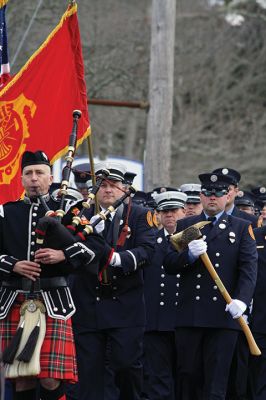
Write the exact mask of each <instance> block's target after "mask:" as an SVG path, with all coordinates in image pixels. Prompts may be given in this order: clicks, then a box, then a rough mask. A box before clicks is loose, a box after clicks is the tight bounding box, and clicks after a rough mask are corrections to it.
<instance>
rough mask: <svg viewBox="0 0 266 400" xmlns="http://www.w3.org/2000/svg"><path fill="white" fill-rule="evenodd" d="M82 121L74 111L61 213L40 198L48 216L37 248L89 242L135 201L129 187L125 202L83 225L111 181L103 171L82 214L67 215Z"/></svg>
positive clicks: (60, 196) (41, 222) (38, 229)
mask: <svg viewBox="0 0 266 400" xmlns="http://www.w3.org/2000/svg"><path fill="white" fill-rule="evenodd" d="M80 117H81V111H79V110H74V111H73V127H72V131H71V134H70V137H69V145H68V151H67V155H66V157H65V160H66V165H65V167H64V168H63V171H62V181H61V187H60V189H59V190H58V193H57V198H58V201H59V202H60V206H59V209H58V210H57V211H53V210H51V209H49V207H48V204H47V202H46V196H44V195H42V194H41V193H40V194H39V196H38V198H39V200H40V202H41V204H42V205H43V207H44V210H45V216H44V217H42V218H40V219H39V220H38V223H37V227H36V244H37V246H38V247H39V248H40V247H46V248H52V249H56V250H57V249H58V250H60V249H62V248H64V247H67V246H70V245H73V244H74V243H76V242H85V241H86V240H88V236H89V235H91V234H93V233H95V227H96V226H97V225H98V224H99V223H100V222H101V221H105V220H106V219H107V217H108V215H109V214H111V213H112V212H113V211H115V210H116V209H117V208H118V207H119V206H120V205H121V204H122V203H123V202H124V201H125V200H126V199H127V198H128V197H132V196H133V195H134V194H135V193H136V190H135V188H134V187H133V186H129V188H128V189H127V190H122V191H123V195H122V196H121V198H119V199H118V200H116V201H115V202H114V204H113V205H111V206H109V207H108V208H107V209H106V210H105V211H100V212H99V213H98V214H96V217H95V218H94V221H93V222H92V223H90V222H89V223H88V224H86V225H85V226H84V225H82V224H81V221H82V217H83V216H84V214H85V213H86V212H87V210H88V209H89V208H90V207H91V205H92V203H93V201H94V200H95V197H96V194H97V192H98V191H99V189H100V187H101V184H102V183H103V182H104V181H105V180H108V176H109V171H108V170H107V169H103V170H102V171H101V174H99V175H98V176H97V180H96V183H95V185H93V186H92V188H91V190H90V193H89V195H88V198H87V200H86V201H83V202H82V203H81V201H79V202H78V205H79V206H80V205H81V207H80V209H79V212H78V213H77V214H76V215H73V216H72V215H71V216H70V213H68V215H66V211H65V210H64V203H65V199H66V197H67V195H68V190H69V180H70V174H71V170H72V164H73V161H74V155H75V151H76V144H77V130H78V120H79V118H80ZM75 204H76V203H75ZM70 218H71V221H70ZM107 258H108V256H107ZM42 267H43V266H42ZM62 267H64V266H62ZM45 268H46V266H44V269H45Z"/></svg>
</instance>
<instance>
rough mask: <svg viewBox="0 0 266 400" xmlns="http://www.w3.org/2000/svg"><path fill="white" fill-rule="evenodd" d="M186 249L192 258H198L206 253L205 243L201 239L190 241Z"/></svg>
mask: <svg viewBox="0 0 266 400" xmlns="http://www.w3.org/2000/svg"><path fill="white" fill-rule="evenodd" d="M188 249H189V252H190V254H191V255H192V257H193V258H195V259H196V258H198V257H199V256H200V255H201V254H203V253H206V251H207V243H206V242H205V241H204V240H203V239H197V240H192V241H191V242H190V243H189V244H188Z"/></svg>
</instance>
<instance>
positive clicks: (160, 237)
mask: <svg viewBox="0 0 266 400" xmlns="http://www.w3.org/2000/svg"><path fill="white" fill-rule="evenodd" d="M167 249H168V240H167V239H166V237H165V230H164V228H163V229H160V230H159V231H157V232H156V243H155V249H154V253H153V257H152V259H151V265H150V266H149V268H145V269H144V296H145V304H146V313H147V323H146V331H171V330H173V329H174V326H175V313H176V307H177V304H178V303H177V300H178V292H179V288H178V286H179V278H178V277H177V276H176V275H168V274H166V272H165V270H164V266H163V260H164V257H165V254H166V252H167Z"/></svg>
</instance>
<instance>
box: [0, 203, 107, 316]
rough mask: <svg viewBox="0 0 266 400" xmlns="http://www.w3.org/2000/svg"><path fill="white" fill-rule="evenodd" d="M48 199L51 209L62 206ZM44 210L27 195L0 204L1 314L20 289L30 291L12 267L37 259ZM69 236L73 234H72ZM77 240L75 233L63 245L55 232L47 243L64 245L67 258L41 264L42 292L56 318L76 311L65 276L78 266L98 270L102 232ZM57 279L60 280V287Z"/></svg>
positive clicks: (55, 246)
mask: <svg viewBox="0 0 266 400" xmlns="http://www.w3.org/2000/svg"><path fill="white" fill-rule="evenodd" d="M47 200H48V201H47V205H48V207H49V208H50V209H51V210H56V209H58V208H59V207H58V206H59V204H58V202H57V201H55V200H53V199H51V198H49V197H48V198H47ZM45 212H46V210H45V209H44V207H43V206H42V204H41V203H40V201H39V200H36V202H31V201H30V199H28V198H25V200H19V201H15V202H9V203H6V204H4V205H3V206H1V207H0V279H1V281H2V285H1V289H0V307H1V308H0V310H1V311H0V318H4V317H5V316H6V315H7V313H8V311H9V309H10V307H11V305H12V303H13V301H14V299H15V298H16V296H17V294H18V293H19V292H21V291H23V292H29V290H30V289H31V281H30V280H29V279H27V278H23V277H22V276H21V275H18V274H16V273H14V272H13V268H14V265H15V263H16V262H17V261H19V260H29V261H34V254H35V251H36V250H37V248H38V247H37V243H36V236H37V235H36V232H35V230H36V228H37V226H38V221H39V219H40V218H41V217H43V216H44V215H45ZM51 218H52V217H51ZM47 232H48V231H47ZM52 235H54V234H53V233H52ZM69 236H70V238H71V235H69ZM76 240H77V239H76V238H74V236H73V241H71V240H70V241H69V242H68V244H67V245H65V246H63V247H60V246H58V243H59V242H60V243H61V238H60V237H58V236H57V235H54V238H53V242H54V243H50V244H49V245H47V244H46V246H45V247H50V248H54V249H62V250H63V251H64V254H65V257H66V261H65V262H62V263H59V264H51V265H42V266H41V268H42V272H41V279H40V282H39V284H40V285H39V287H38V291H41V293H42V296H43V298H44V301H45V303H46V306H47V311H48V314H49V315H50V316H51V317H54V318H60V319H67V318H69V316H70V315H72V314H73V313H74V311H75V307H74V304H73V301H72V298H71V294H70V292H69V289H68V287H67V282H66V279H62V278H63V277H64V276H66V275H68V274H69V273H70V272H73V271H76V269H77V268H79V267H80V268H85V267H87V268H88V267H90V268H92V270H95V264H97V261H98V259H99V255H100V254H101V252H102V250H103V248H104V241H103V239H102V238H101V237H99V235H95V234H94V235H92V236H90V237H89V238H88V240H86V241H84V242H81V241H80V242H76ZM56 282H58V287H57V283H56ZM35 289H36V287H35V288H34V290H35ZM36 290H37V289H36Z"/></svg>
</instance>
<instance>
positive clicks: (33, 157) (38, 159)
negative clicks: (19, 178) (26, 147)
mask: <svg viewBox="0 0 266 400" xmlns="http://www.w3.org/2000/svg"><path fill="white" fill-rule="evenodd" d="M39 164H44V165H49V167H51V165H50V160H49V158H48V156H47V155H46V154H45V152H44V151H42V150H37V151H35V152H32V151H25V152H24V153H23V155H22V159H21V171H23V168H25V167H27V166H28V165H39Z"/></svg>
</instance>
